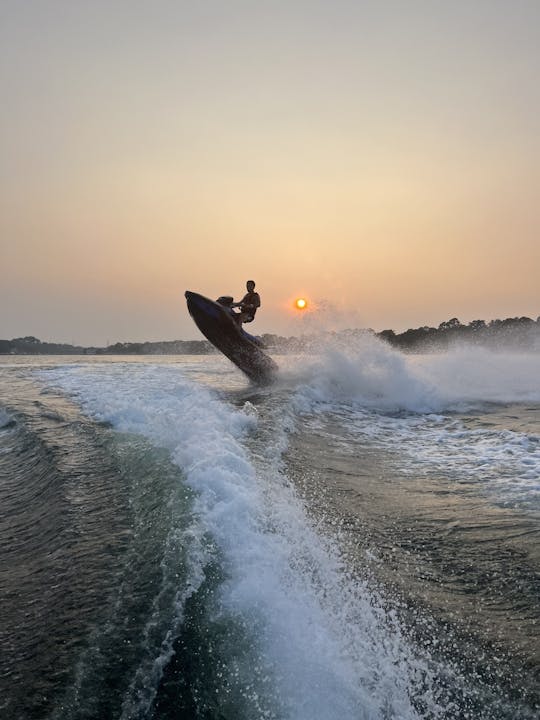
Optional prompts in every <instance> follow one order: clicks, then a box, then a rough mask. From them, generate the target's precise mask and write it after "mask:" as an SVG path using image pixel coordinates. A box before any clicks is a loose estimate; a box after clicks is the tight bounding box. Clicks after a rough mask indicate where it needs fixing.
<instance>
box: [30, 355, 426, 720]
mask: <svg viewBox="0 0 540 720" xmlns="http://www.w3.org/2000/svg"><path fill="white" fill-rule="evenodd" d="M393 361H394V362H396V363H397V360H395V359H394V360H393ZM126 370H127V368H126V367H124V366H123V365H122V364H116V365H115V366H114V367H112V368H107V369H103V368H88V367H87V368H80V367H79V368H64V369H60V370H55V371H49V372H46V373H44V374H43V376H44V377H46V379H47V382H48V383H52V384H54V385H55V386H57V387H60V388H62V389H63V391H64V392H67V393H69V394H70V395H71V396H72V397H74V398H76V399H77V400H78V402H79V403H80V404H81V406H82V408H83V409H84V411H85V412H86V413H88V414H89V415H91V416H92V417H94V418H95V419H97V420H99V421H101V422H107V423H110V424H112V425H113V427H114V428H115V429H117V430H118V431H121V432H123V433H138V434H141V435H143V436H145V437H146V438H149V439H150V440H151V441H152V442H153V443H154V444H156V445H158V446H160V447H165V448H167V449H168V450H169V451H170V453H171V456H172V457H173V458H174V460H175V462H176V463H177V464H178V465H179V466H180V467H181V468H182V471H183V473H184V477H185V482H186V484H187V486H188V487H189V488H190V490H192V491H193V492H194V493H195V499H194V503H193V513H194V519H195V522H196V523H197V524H198V526H199V529H198V530H197V533H198V535H199V536H200V537H210V538H211V539H212V544H213V545H214V547H215V558H214V562H215V561H217V560H219V563H220V566H221V571H220V572H221V573H222V575H223V581H222V582H221V584H220V586H219V590H218V592H217V595H216V598H217V599H216V601H215V603H214V604H213V606H212V610H211V615H212V617H213V621H212V622H216V623H223V622H224V621H228V622H233V623H234V624H235V625H236V627H237V630H238V628H239V629H240V630H239V631H238V637H237V639H236V640H235V639H234V638H235V636H231V637H230V638H229V640H228V642H230V643H232V644H233V646H234V644H235V643H240V644H239V645H237V646H236V647H233V648H231V647H229V648H228V649H227V648H224V647H223V646H222V647H221V652H222V653H223V656H227V657H228V660H227V662H225V665H226V666H227V668H228V670H226V672H228V673H229V679H228V683H229V684H228V688H229V691H230V690H231V688H233V689H234V688H236V690H235V692H233V693H232V694H233V695H234V694H236V696H237V697H241V698H242V703H243V706H244V710H245V712H246V715H247V716H252V715H253V713H254V712H256V713H259V714H260V713H265V716H268V717H291V718H292V717H294V718H297V719H299V720H302V719H303V718H305V719H306V720H307V719H308V718H309V719H310V720H311V718H313V717H318V718H321V720H336V719H337V718H353V717H355V718H356V717H365V718H369V719H370V720H378V719H381V720H382V719H383V718H387V717H392V716H398V715H399V717H402V718H406V719H410V720H412V719H413V718H417V717H419V715H418V713H417V711H416V709H415V705H414V704H413V701H412V700H411V698H412V697H414V696H417V697H418V696H420V695H422V697H423V700H422V702H423V703H426V702H428V701H429V703H430V707H431V709H432V715H433V717H435V716H436V715H437V703H436V701H435V699H434V698H433V697H432V696H431V691H429V692H428V691H427V689H426V688H427V687H428V685H429V683H426V678H427V677H428V676H429V670H428V667H427V665H426V664H425V662H423V661H421V660H419V659H418V658H417V657H415V654H414V652H413V650H412V648H411V647H410V646H409V644H408V642H407V641H406V639H405V637H404V636H403V634H402V632H401V629H400V627H399V623H398V621H397V619H396V617H395V616H394V615H392V614H389V613H387V612H386V611H385V610H383V608H382V604H381V603H380V602H379V600H378V599H377V597H376V596H375V595H374V594H373V591H370V589H369V588H368V587H367V586H366V585H365V583H364V582H362V581H360V580H355V579H353V577H352V576H351V575H350V573H349V572H348V571H347V569H346V567H344V565H343V561H342V559H341V557H340V553H339V551H338V549H337V548H336V547H335V546H334V545H333V543H332V541H330V540H329V539H328V538H325V537H324V536H321V535H320V534H319V533H318V532H317V531H316V530H315V529H314V527H313V526H312V524H311V521H310V520H309V519H308V517H307V514H306V511H305V508H304V506H303V503H302V502H301V501H300V500H299V498H298V497H297V496H296V494H295V491H294V489H293V487H292V485H291V484H290V483H289V482H288V481H287V479H286V478H285V477H283V476H282V475H281V471H280V469H279V467H278V465H279V463H278V462H276V467H275V471H274V472H273V473H271V474H270V473H268V472H265V473H264V477H262V476H260V475H259V474H258V472H257V467H256V463H254V460H253V459H252V458H251V457H250V454H249V452H248V450H247V447H246V443H245V440H246V439H247V438H248V437H249V435H250V434H253V433H254V432H256V431H257V425H258V423H259V422H260V420H259V418H258V413H257V412H256V410H255V409H254V406H253V405H252V404H251V403H249V402H247V403H245V404H243V405H242V407H240V408H238V407H233V406H231V405H229V404H228V403H227V402H225V401H223V399H220V398H219V397H218V396H217V395H216V393H213V392H211V391H210V390H209V389H208V388H205V387H203V386H201V385H198V384H195V383H193V382H191V381H190V380H188V379H187V378H185V377H184V376H182V374H181V373H180V372H179V371H178V369H176V368H170V367H169V368H164V367H157V366H154V367H148V366H146V367H137V368H134V367H133V366H130V367H129V372H127V371H126ZM281 434H282V433H281V430H280V431H279V432H278V435H280V436H281ZM277 445H278V446H280V440H279V438H278V443H277ZM238 623H239V624H238ZM241 637H244V641H241ZM246 639H247V645H246ZM167 652H168V651H167ZM164 657H168V655H167V653H164ZM254 668H256V671H254ZM152 672H153V673H154V674H156V673H157V675H159V663H158V664H156V663H154V664H153V665H152ZM155 682H158V679H156V680H155ZM229 691H228V692H229ZM228 696H230V693H229V695H228Z"/></svg>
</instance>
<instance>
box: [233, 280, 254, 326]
mask: <svg viewBox="0 0 540 720" xmlns="http://www.w3.org/2000/svg"><path fill="white" fill-rule="evenodd" d="M246 290H247V293H246V294H245V295H244V297H243V298H242V299H241V300H240V302H236V303H232V305H231V307H233V308H234V307H239V308H240V312H239V313H235V320H236V321H237V322H239V323H248V322H253V319H254V317H255V313H256V312H257V308H259V307H260V306H261V298H260V297H259V293H256V292H255V282H254V281H253V280H248V281H247V283H246Z"/></svg>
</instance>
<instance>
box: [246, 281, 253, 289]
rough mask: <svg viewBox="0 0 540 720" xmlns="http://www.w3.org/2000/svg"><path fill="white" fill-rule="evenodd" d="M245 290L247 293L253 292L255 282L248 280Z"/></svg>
mask: <svg viewBox="0 0 540 720" xmlns="http://www.w3.org/2000/svg"><path fill="white" fill-rule="evenodd" d="M246 288H247V291H248V292H253V291H254V290H255V280H248V281H247V283H246Z"/></svg>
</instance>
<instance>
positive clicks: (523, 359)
mask: <svg viewBox="0 0 540 720" xmlns="http://www.w3.org/2000/svg"><path fill="white" fill-rule="evenodd" d="M301 362H302V367H301V369H300V370H297V369H289V371H288V378H289V380H290V381H292V382H293V383H294V384H295V385H297V386H300V388H299V390H300V392H299V393H298V395H299V398H298V402H302V401H303V402H304V403H307V404H309V403H310V402H318V403H320V402H327V403H332V402H338V403H343V402H346V403H352V404H355V405H357V406H362V407H366V408H369V409H375V410H382V411H399V410H405V411H410V412H417V413H433V412H443V411H448V410H459V409H465V408H466V409H470V408H471V407H474V406H479V405H482V404H485V403H512V402H518V403H526V402H530V403H539V402H540V373H539V372H538V355H537V354H533V353H517V352H493V351H490V350H486V349H481V348H476V347H467V346H462V347H459V348H455V349H453V350H450V351H449V352H446V353H441V354H430V355H406V354H403V353H401V352H399V351H397V350H394V349H392V348H391V347H390V346H389V345H387V344H386V343H384V342H383V341H381V340H378V339H377V338H375V337H371V336H364V337H363V338H362V339H360V340H357V341H356V342H350V343H349V344H345V343H343V342H340V343H339V345H338V346H337V347H335V346H328V345H326V346H321V348H320V354H319V355H318V357H317V359H316V360H313V359H310V358H309V357H304V358H302V361H301Z"/></svg>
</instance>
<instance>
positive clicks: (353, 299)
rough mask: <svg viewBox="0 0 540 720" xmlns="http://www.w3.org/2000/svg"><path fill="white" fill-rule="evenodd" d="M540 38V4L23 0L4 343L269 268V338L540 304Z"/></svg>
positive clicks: (122, 315)
mask: <svg viewBox="0 0 540 720" xmlns="http://www.w3.org/2000/svg"><path fill="white" fill-rule="evenodd" d="M538 48H540V2H538V1H537V0H534V1H527V0H515V1H513V2H510V0H508V1H505V2H502V1H501V0H472V1H465V0H456V2H447V1H445V2H442V1H438V0H424V1H420V0H408V1H407V2H405V1H404V0H401V1H399V2H398V1H394V2H385V1H384V0H381V1H380V2H344V1H342V0H333V1H332V2H328V1H325V2H317V1H316V0H310V2H307V0H306V1H304V2H294V1H288V2H280V1H279V0H276V1H275V2H257V0H251V1H250V2H236V1H235V0H231V1H229V2H223V1H222V2H210V1H206V0H199V1H198V2H196V3H195V2H193V3H186V2H182V1H181V0H175V1H172V0H170V1H169V2H160V1H159V0H157V1H155V2H138V1H136V0H131V1H130V2H127V1H126V2H114V0H108V1H107V2H102V1H101V0H97V1H96V0H92V2H82V1H80V0H71V1H69V2H67V1H65V2H64V1H60V0H58V1H57V2H52V1H51V0H25V1H24V2H21V0H4V1H3V2H2V3H0V58H1V64H0V83H1V106H0V124H1V140H0V142H1V163H0V204H1V206H0V223H1V226H0V243H1V246H0V303H1V316H0V318H1V322H0V338H6V339H9V338H12V337H17V336H22V335H36V336H37V337H39V338H41V339H42V340H50V341H67V342H75V343H82V344H97V345H103V344H105V343H106V342H107V341H110V342H113V341H116V340H121V341H128V340H132V341H140V340H169V339H176V338H184V339H188V338H198V337H201V336H200V335H199V333H198V331H197V329H196V328H195V326H194V325H193V323H192V322H191V320H190V318H189V316H188V314H187V312H186V309H185V301H184V297H183V293H184V290H185V289H191V290H196V291H198V292H201V293H202V294H204V295H208V296H210V297H217V296H218V295H222V294H230V295H233V296H234V297H235V298H239V297H240V296H241V295H242V294H243V293H244V292H245V281H246V280H247V279H249V278H253V279H254V280H256V282H257V289H258V290H259V291H260V293H261V296H262V303H263V305H262V309H261V310H260V312H259V314H258V316H257V320H256V322H255V323H254V325H252V326H251V327H250V330H252V331H253V332H258V333H264V332H277V333H280V334H296V333H297V332H301V331H302V330H303V329H305V328H306V327H307V326H308V321H309V323H314V322H315V321H316V319H317V318H319V317H320V318H321V321H322V322H323V323H326V326H327V327H329V328H331V327H336V328H338V327H343V326H347V327H351V326H358V327H372V328H374V329H376V330H382V329H385V328H393V329H395V330H403V329H406V328H407V327H418V326H421V325H428V324H429V325H438V324H439V323H440V322H442V321H443V320H447V319H448V318H451V317H454V316H457V317H459V318H460V319H461V320H462V322H468V321H470V320H472V319H476V318H484V319H491V318H495V317H510V316H515V315H528V316H529V317H533V318H536V317H537V316H538V315H539V314H540V242H539V239H540V238H539V235H540V233H539V231H540V197H539V191H540V132H539V129H540V128H539V118H540V53H539V51H538ZM297 295H305V296H307V297H308V298H309V299H310V300H311V301H312V304H311V308H312V310H311V311H310V312H311V315H310V316H308V315H306V314H303V315H302V314H301V313H299V312H296V313H295V312H294V311H292V309H291V307H292V300H293V299H294V297H295V296H297Z"/></svg>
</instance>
